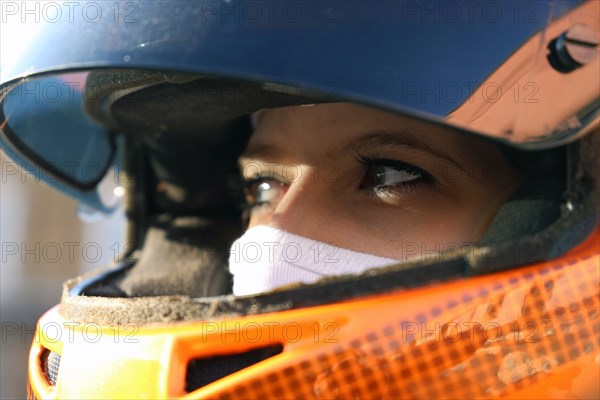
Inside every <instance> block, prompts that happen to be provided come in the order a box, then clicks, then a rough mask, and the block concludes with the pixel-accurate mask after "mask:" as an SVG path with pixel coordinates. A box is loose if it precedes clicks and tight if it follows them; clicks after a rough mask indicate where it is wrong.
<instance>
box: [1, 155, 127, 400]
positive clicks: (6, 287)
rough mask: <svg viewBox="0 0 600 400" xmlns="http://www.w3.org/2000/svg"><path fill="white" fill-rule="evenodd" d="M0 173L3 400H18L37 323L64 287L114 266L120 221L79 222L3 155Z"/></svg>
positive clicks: (61, 199)
mask: <svg viewBox="0 0 600 400" xmlns="http://www.w3.org/2000/svg"><path fill="white" fill-rule="evenodd" d="M0 166H1V176H0V179H1V180H0V245H1V248H0V253H1V254H0V258H1V260H0V262H1V265H0V320H1V340H0V398H1V399H22V398H25V397H26V379H27V357H28V351H29V346H30V345H31V342H32V340H33V339H34V329H35V324H36V321H37V320H38V318H39V317H40V316H41V315H42V314H43V313H44V312H45V311H47V310H48V309H50V308H51V307H53V306H54V305H56V304H57V303H58V302H59V301H60V296H61V292H62V283H63V282H64V281H65V280H67V279H69V278H73V277H75V276H77V275H80V274H82V273H84V272H87V271H90V270H93V269H95V268H99V267H101V266H103V265H106V264H109V263H113V262H115V259H116V257H117V256H118V254H119V253H120V251H122V250H123V247H124V245H125V243H124V240H123V236H124V216H123V214H122V212H117V213H115V214H114V215H112V216H110V217H108V218H104V219H101V220H99V221H96V222H84V221H83V220H82V219H81V218H80V217H79V216H78V213H77V206H78V203H77V202H76V201H75V200H73V199H70V198H68V197H66V196H65V195H63V194H61V193H58V192H56V191H55V190H52V189H50V188H49V187H48V186H46V185H45V184H43V183H41V182H40V181H39V179H38V178H39V176H36V174H35V173H31V172H29V171H26V170H23V169H21V168H20V167H19V166H18V165H17V164H16V163H14V162H13V161H12V160H10V159H9V158H8V157H6V155H4V153H2V152H0Z"/></svg>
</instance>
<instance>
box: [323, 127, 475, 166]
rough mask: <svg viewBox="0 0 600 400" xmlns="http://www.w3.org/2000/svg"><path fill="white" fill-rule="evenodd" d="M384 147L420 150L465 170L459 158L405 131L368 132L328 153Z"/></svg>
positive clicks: (353, 151)
mask: <svg viewBox="0 0 600 400" xmlns="http://www.w3.org/2000/svg"><path fill="white" fill-rule="evenodd" d="M384 146H393V147H401V148H404V149H406V148H409V149H419V150H421V151H425V152H427V153H430V154H433V155H435V156H437V157H439V158H443V159H445V160H447V161H449V162H451V163H452V164H454V165H455V166H457V167H458V168H460V169H462V170H464V167H463V166H461V165H460V164H459V163H458V162H457V160H456V158H457V157H454V156H451V155H450V154H448V153H447V152H445V151H443V150H442V149H440V148H439V147H437V146H433V145H431V144H430V143H427V142H426V141H424V140H423V139H421V138H419V136H418V135H417V134H415V133H412V132H410V131H408V130H405V129H400V130H395V131H383V130H378V131H372V132H367V133H365V134H362V135H361V136H359V137H355V138H353V139H350V140H348V141H346V142H342V144H341V145H340V147H339V148H337V149H335V150H333V151H330V152H327V155H328V156H330V157H332V158H333V157H335V156H337V155H339V154H344V153H348V152H350V153H360V152H361V149H364V148H369V147H384Z"/></svg>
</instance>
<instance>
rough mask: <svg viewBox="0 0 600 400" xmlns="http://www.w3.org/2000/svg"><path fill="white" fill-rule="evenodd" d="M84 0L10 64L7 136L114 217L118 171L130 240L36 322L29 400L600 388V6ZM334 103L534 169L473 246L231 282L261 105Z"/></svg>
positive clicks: (4, 109)
mask: <svg viewBox="0 0 600 400" xmlns="http://www.w3.org/2000/svg"><path fill="white" fill-rule="evenodd" d="M67 3H69V2H65V3H62V2H57V3H55V6H56V7H63V9H64V10H67V8H65V7H67ZM113 3H114V4H113ZM90 4H91V3H90ZM40 7H41V6H40ZM69 7H71V8H68V9H69V10H71V11H73V14H71V15H70V16H71V18H59V20H58V21H52V23H44V22H48V21H42V23H40V24H39V26H38V27H37V28H38V30H39V32H38V36H36V37H35V40H32V41H31V43H27V44H26V45H24V50H23V51H22V52H21V54H20V56H19V57H18V58H14V59H10V63H9V62H8V61H6V62H5V57H4V55H3V57H2V62H3V64H2V69H1V71H2V73H1V82H0V83H1V85H2V86H1V92H0V101H1V106H0V121H1V122H0V126H1V136H0V140H1V144H2V150H3V151H5V152H6V153H7V154H8V155H9V156H10V157H12V158H13V159H14V160H15V161H17V162H19V163H20V164H22V165H23V166H26V167H31V166H35V167H37V168H41V169H43V170H44V171H46V172H47V174H46V176H48V177H51V178H52V179H48V183H50V184H52V185H53V186H54V187H56V188H57V189H59V190H62V191H64V192H66V193H67V194H69V195H71V196H73V197H76V198H78V199H80V200H81V201H82V202H83V203H85V204H87V205H89V206H91V207H95V208H97V209H99V210H100V211H102V212H111V210H112V209H114V205H113V204H108V203H106V201H105V200H104V198H103V197H102V196H100V195H99V194H98V193H99V192H98V187H99V186H98V185H99V184H100V183H101V182H103V180H105V179H106V175H105V173H106V172H107V171H108V169H109V168H110V167H112V168H113V169H114V170H116V171H118V173H119V181H118V182H117V183H118V184H120V185H122V186H123V187H124V189H125V204H124V206H125V210H126V214H127V219H128V240H129V241H130V242H131V243H133V244H134V246H133V250H132V251H130V252H129V253H127V254H125V255H124V256H123V258H122V259H121V260H120V261H119V262H118V263H116V264H115V265H110V266H107V267H105V268H102V269H100V270H98V271H94V272H92V273H89V274H87V275H84V276H81V277H78V278H75V279H72V280H70V281H68V282H66V283H65V286H64V292H63V296H62V299H61V302H60V304H59V305H58V306H57V307H55V308H53V309H52V310H50V311H49V312H47V313H46V314H45V315H44V316H43V317H42V318H41V319H40V322H39V324H38V326H37V334H36V335H37V336H36V338H38V340H36V341H34V343H33V344H32V349H31V353H30V358H29V386H28V396H29V397H30V398H448V397H450V398H473V397H490V398H515V397H518V398H556V397H570V398H598V396H599V395H600V385H599V383H598V379H597V377H598V373H599V372H600V371H599V368H600V361H599V360H600V358H599V357H600V345H599V338H600V325H599V319H598V309H599V306H600V303H599V296H598V290H599V287H600V277H599V269H598V265H599V263H600V233H599V229H598V216H599V211H600V208H599V207H600V202H599V199H598V183H599V179H600V178H599V176H598V170H599V168H598V167H599V164H598V149H599V148H600V133H599V131H598V121H599V119H598V110H599V99H600V87H599V85H600V70H599V68H600V67H599V65H600V64H599V57H598V46H597V44H598V31H599V22H598V21H600V18H598V16H599V13H600V8H599V7H600V5H599V3H598V2H596V1H548V2H535V3H533V2H527V3H515V2H440V1H428V2H411V1H407V2H404V1H398V2H390V1H369V2H362V1H351V2H338V1H331V2H311V1H306V2H304V1H303V2H293V1H291V2H288V1H285V2H280V3H278V4H277V5H275V4H274V3H273V2H260V1H259V2H241V1H235V0H233V1H224V2H221V1H214V2H206V1H185V2H183V1H169V2H167V1H134V2H131V1H129V2H126V1H121V2H119V1H116V2H106V3H105V2H97V3H93V5H89V4H88V7H87V8H89V7H97V12H98V13H97V14H98V15H99V16H100V17H99V18H98V19H97V20H96V19H95V20H94V22H93V23H91V22H90V16H89V14H85V13H84V14H81V13H78V11H77V9H76V8H75V9H73V8H72V5H71V6H69ZM111 7H112V8H111ZM116 9H118V10H120V11H122V13H121V14H119V18H116V17H115V14H114V12H115V10H116ZM256 10H259V11H261V12H262V13H261V14H256V13H253V12H254V11H256ZM432 10H433V11H432ZM5 11H7V12H6V17H7V18H8V17H10V16H12V15H13V14H16V11H15V10H14V9H12V8H11V9H10V10H9V9H5ZM8 11H10V12H8ZM17 11H18V10H17ZM292 11H295V13H292ZM451 11H452V12H455V13H454V14H452V13H451ZM492 11H495V14H493V15H492V14H490V13H491V12H492ZM457 13H458V14H457ZM125 15H126V16H127V18H125ZM102 16H104V17H102ZM113 17H114V18H113ZM121 17H123V18H125V19H123V18H121ZM7 26H8V25H7ZM3 31H4V28H3ZM4 33H5V32H3V34H4ZM67 38H68V42H69V43H71V44H70V45H69V46H66V45H56V44H57V43H66V40H67ZM51 90H54V91H51ZM32 93H33V94H32ZM35 93H38V94H40V93H41V94H40V95H38V96H37V97H36V96H35ZM44 93H45V94H44ZM48 93H50V95H49V94H48ZM52 94H54V97H53V96H52ZM339 102H352V103H358V104H362V105H365V106H368V107H372V108H376V109H379V110H383V111H386V112H389V113H394V114H395V115H396V116H397V117H398V118H399V119H401V120H402V121H403V123H404V124H405V125H406V126H410V127H414V128H415V129H414V130H415V131H417V132H428V133H430V134H435V135H439V137H442V136H444V135H459V137H464V138H478V139H479V140H481V141H484V142H486V143H492V144H494V145H495V146H498V147H499V148H500V150H501V152H502V155H503V156H504V158H505V159H506V160H508V162H509V163H510V164H511V165H512V166H513V167H514V169H515V170H516V171H517V172H518V174H519V176H520V177H521V181H520V182H521V183H520V184H519V185H518V187H516V189H515V190H513V191H512V193H511V194H510V196H509V197H508V198H507V199H506V200H505V201H504V202H503V204H501V205H500V206H499V208H498V211H497V212H496V213H495V215H494V217H493V218H492V219H491V220H490V221H489V223H487V224H486V230H485V232H483V233H482V235H481V237H479V239H478V240H477V241H474V242H472V243H469V244H466V245H463V246H452V247H449V248H445V249H442V250H441V251H440V252H437V253H436V254H428V256H427V257H416V258H414V259H408V260H407V261H405V262H400V263H390V264H387V263H386V265H383V264H381V265H369V268H365V269H361V270H360V271H353V272H354V273H350V274H348V272H349V271H346V270H345V271H344V272H343V274H342V275H339V276H326V277H323V278H322V279H315V280H314V281H311V282H310V283H308V284H302V283H296V284H293V283H292V284H290V285H285V286H280V287H276V288H273V289H274V290H267V291H266V292H264V293H260V294H252V295H247V296H235V295H233V294H232V288H233V283H232V277H231V275H230V273H229V269H228V259H229V258H230V256H231V254H230V253H231V246H232V243H235V240H236V238H239V237H240V236H242V234H243V233H244V229H245V227H244V225H243V222H242V209H241V208H240V204H241V203H243V195H242V193H243V190H242V188H241V183H240V176H239V175H240V173H239V166H238V158H239V157H240V154H241V153H242V152H243V151H244V149H245V148H246V146H247V144H248V143H249V141H250V140H251V138H252V137H253V136H252V135H253V123H252V121H251V116H252V115H253V113H255V112H257V111H259V110H265V109H277V108H280V107H289V106H297V105H307V104H317V105H320V104H323V103H327V104H333V103H339ZM282 134H285V133H282ZM92 164H93V165H94V166H96V167H97V170H98V171H101V172H102V173H101V174H94V176H92V177H89V176H86V174H85V171H86V169H85V168H83V167H85V166H89V165H92ZM65 166H70V168H71V167H73V166H74V169H68V168H66V167H65ZM80 167H81V168H80ZM109 175H110V174H109ZM448 212H449V213H451V212H452V210H448ZM292 234H294V232H291V233H290V235H292ZM302 240H303V239H297V241H299V242H301V241H302ZM371 267H373V268H371ZM47 326H60V327H61V329H63V330H64V332H65V334H64V335H62V339H60V340H54V339H53V337H52V336H51V332H49V331H48V330H47V329H45V328H46V327H47ZM90 329H93V330H94V332H98V333H99V334H98V335H96V336H94V340H90V337H89V334H90Z"/></svg>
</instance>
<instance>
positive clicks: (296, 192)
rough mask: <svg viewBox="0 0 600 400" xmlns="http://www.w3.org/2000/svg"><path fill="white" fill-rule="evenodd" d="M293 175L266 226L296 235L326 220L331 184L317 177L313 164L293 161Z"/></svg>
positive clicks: (328, 215) (311, 229)
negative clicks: (294, 162) (301, 163)
mask: <svg viewBox="0 0 600 400" xmlns="http://www.w3.org/2000/svg"><path fill="white" fill-rule="evenodd" d="M295 168H296V176H295V179H293V181H292V182H291V183H290V186H289V189H288V190H287V191H286V193H285V194H284V196H283V197H282V199H281V201H280V202H279V203H278V204H277V207H276V208H275V210H274V212H273V214H272V215H271V217H270V218H269V221H268V223H267V225H268V226H271V227H273V228H279V229H282V230H286V231H290V232H293V233H296V234H298V235H303V236H307V234H310V235H314V233H315V230H314V228H315V227H316V226H318V225H319V224H323V223H327V220H328V219H329V218H330V217H331V215H332V212H334V209H333V208H332V207H331V204H330V201H331V196H330V194H331V193H330V191H331V190H332V188H331V187H330V186H331V184H330V183H328V182H326V181H325V180H323V179H320V177H319V170H318V167H317V166H312V165H296V166H295Z"/></svg>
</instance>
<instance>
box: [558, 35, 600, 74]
mask: <svg viewBox="0 0 600 400" xmlns="http://www.w3.org/2000/svg"><path fill="white" fill-rule="evenodd" d="M598 41H599V39H598V32H596V31H595V30H593V29H592V28H590V27H589V26H586V25H581V24H577V25H573V26H572V27H571V28H569V29H568V30H567V31H565V32H563V33H562V34H561V35H560V36H559V37H557V38H556V39H554V40H552V42H550V45H549V46H548V48H549V49H550V54H549V55H548V59H549V61H550V64H551V65H552V66H553V67H554V68H555V69H556V70H557V71H559V72H571V71H574V70H575V69H577V68H580V67H582V66H584V65H585V64H587V63H589V62H590V61H592V60H593V59H594V58H596V57H597V56H598Z"/></svg>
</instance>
